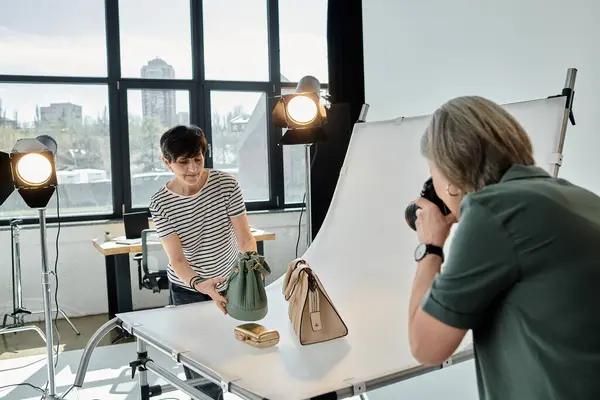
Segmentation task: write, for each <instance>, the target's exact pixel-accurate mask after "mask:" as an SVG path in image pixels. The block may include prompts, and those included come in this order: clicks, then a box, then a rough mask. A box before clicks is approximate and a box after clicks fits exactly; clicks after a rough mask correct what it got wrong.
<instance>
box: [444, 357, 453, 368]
mask: <svg viewBox="0 0 600 400" xmlns="http://www.w3.org/2000/svg"><path fill="white" fill-rule="evenodd" d="M451 365H452V357H450V358H449V359H447V360H446V361H444V362H443V363H442V368H447V367H449V366H451Z"/></svg>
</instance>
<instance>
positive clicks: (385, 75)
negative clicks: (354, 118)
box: [363, 0, 600, 193]
mask: <svg viewBox="0 0 600 400" xmlns="http://www.w3.org/2000/svg"><path fill="white" fill-rule="evenodd" d="M598 16H600V2H598V1H596V0H572V1H569V2H565V1H562V0H503V1H477V0H452V1H448V0H419V1H413V0H368V1H363V32H364V33H363V37H364V63H365V94H366V102H367V103H370V104H371V109H370V110H369V116H368V119H369V120H373V121H375V120H382V119H388V118H395V117H397V116H402V115H404V116H411V115H422V114H429V113H432V112H433V111H434V110H435V109H436V108H437V107H438V106H440V105H441V104H442V103H443V102H445V101H446V100H449V99H450V98H452V97H455V96H462V95H472V94H476V95H481V96H484V97H488V98H490V99H491V100H494V101H496V102H498V103H500V104H506V103H514V102H518V101H527V100H531V99H539V98H543V97H546V96H551V95H555V94H559V93H560V91H561V89H562V87H563V84H564V79H565V74H566V71H567V69H568V68H570V67H574V68H577V69H578V70H579V73H578V75H577V82H576V87H575V118H576V122H577V125H576V126H574V127H573V126H570V127H569V134H568V135H567V139H566V143H565V151H564V155H565V158H564V161H565V162H564V167H563V168H561V170H560V176H561V177H563V178H566V179H569V180H571V181H573V182H574V183H577V184H580V185H583V186H584V187H586V188H588V189H590V190H592V191H594V192H596V193H600V177H599V175H598V172H597V171H600V157H598V153H599V152H600V135H599V134H598V126H599V125H600V113H598V110H599V109H600V97H599V96H598V93H600V51H598V45H597V42H598V40H597V38H598V37H600V24H599V23H598Z"/></svg>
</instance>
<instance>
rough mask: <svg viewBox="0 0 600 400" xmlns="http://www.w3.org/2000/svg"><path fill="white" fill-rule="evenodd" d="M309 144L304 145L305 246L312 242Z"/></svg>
mask: <svg viewBox="0 0 600 400" xmlns="http://www.w3.org/2000/svg"><path fill="white" fill-rule="evenodd" d="M310 146H311V144H305V145H304V154H305V156H304V168H305V170H304V173H305V182H304V185H305V186H304V187H305V188H306V201H305V204H306V246H307V247H308V246H310V244H311V243H312V209H311V196H312V191H311V185H310V181H311V179H310V171H311V167H310V164H311V162H310Z"/></svg>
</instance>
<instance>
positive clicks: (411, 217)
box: [404, 178, 450, 231]
mask: <svg viewBox="0 0 600 400" xmlns="http://www.w3.org/2000/svg"><path fill="white" fill-rule="evenodd" d="M421 197H423V198H424V199H427V200H429V201H430V202H432V203H433V204H435V205H436V206H438V208H439V209H440V211H441V212H442V214H444V215H448V214H450V210H449V209H448V207H447V206H446V204H444V202H443V201H442V199H440V198H439V197H438V195H437V194H436V193H435V189H434V188H433V180H432V179H431V178H429V179H427V181H425V184H423V189H422V190H421ZM419 208H421V207H419V206H418V205H416V204H415V203H412V204H409V205H408V207H406V210H405V211H404V218H406V223H407V224H408V226H410V227H411V229H412V230H413V231H415V230H417V227H416V226H415V222H416V221H417V210H418V209H419Z"/></svg>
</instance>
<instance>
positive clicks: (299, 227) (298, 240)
mask: <svg viewBox="0 0 600 400" xmlns="http://www.w3.org/2000/svg"><path fill="white" fill-rule="evenodd" d="M314 146H315V153H314V154H313V156H312V160H311V161H310V166H309V168H308V171H307V172H306V173H307V174H309V176H308V179H310V172H311V171H312V167H313V165H314V163H315V159H316V158H317V152H318V151H319V146H317V144H316V143H315V144H314ZM309 154H310V153H309ZM302 204H304V206H303V207H302V209H301V210H300V218H298V239H297V240H296V258H298V245H299V244H300V232H301V230H302V213H303V212H304V210H305V209H306V191H305V192H304V195H303V196H302ZM307 218H311V216H310V215H308V214H307Z"/></svg>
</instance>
